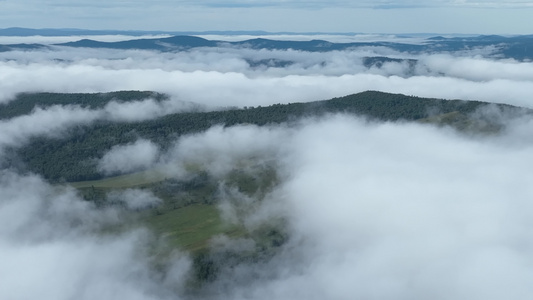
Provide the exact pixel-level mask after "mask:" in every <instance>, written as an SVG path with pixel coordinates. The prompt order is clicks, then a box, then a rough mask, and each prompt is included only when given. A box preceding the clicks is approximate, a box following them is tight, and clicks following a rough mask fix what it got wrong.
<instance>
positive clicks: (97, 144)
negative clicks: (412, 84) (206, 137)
mask: <svg viewBox="0 0 533 300" xmlns="http://www.w3.org/2000/svg"><path fill="white" fill-rule="evenodd" d="M122 93H126V94H127V95H128V97H130V98H132V99H133V98H138V99H141V98H142V97H143V96H146V95H147V94H146V93H147V92H122ZM75 95H77V96H75V97H74V96H72V95H70V96H67V98H68V97H73V98H72V99H71V100H72V102H71V104H80V102H79V101H85V102H87V101H88V102H90V101H91V100H90V98H91V97H92V98H94V99H95V101H101V102H100V104H99V105H96V106H95V105H90V107H98V106H101V105H103V103H104V102H105V101H104V100H102V94H75ZM116 95H117V94H116ZM135 95H138V97H134V96H135ZM21 97H22V98H23V99H24V98H25V97H26V98H27V97H29V96H28V95H27V94H25V95H22V96H21ZM78 97H79V99H80V100H79V101H78V100H77V99H78ZM65 99H66V98H65ZM105 99H107V101H109V100H110V99H111V98H109V97H107V98H105ZM102 101H104V102H102ZM85 102H84V103H85ZM11 103H12V104H11V105H14V107H13V109H12V110H11V111H13V112H20V111H22V109H17V108H16V104H17V103H19V101H18V100H14V101H12V102H11ZM20 103H21V105H25V106H28V103H27V102H24V101H21V102H20ZM34 104H35V105H36V104H39V103H34ZM486 104H487V103H483V102H477V101H461V100H440V99H427V98H419V97H414V96H405V95H401V94H388V93H382V92H375V91H368V92H363V93H359V94H354V95H349V96H345V97H340V98H333V99H330V100H324V101H316V102H308V103H290V104H275V105H271V106H266V107H247V108H242V109H231V110H222V111H211V112H184V113H176V114H171V115H167V116H164V117H161V118H158V119H155V120H149V121H143V122H135V123H131V122H130V123H117V122H98V123H96V124H92V125H87V126H79V127H76V128H73V129H71V130H70V131H69V132H68V134H67V135H66V136H65V137H64V138H63V139H48V138H44V137H39V138H34V139H32V140H31V141H30V142H29V143H28V144H26V145H25V146H24V147H22V148H17V149H11V153H12V154H13V156H12V162H13V163H14V162H18V165H19V167H20V165H22V166H23V167H24V168H26V169H27V170H30V171H33V172H36V173H40V174H42V175H43V176H44V177H46V178H47V179H49V180H52V181H61V180H66V181H81V180H93V179H100V178H102V174H99V173H98V171H97V169H96V163H95V158H100V157H102V156H103V155H104V154H105V153H106V152H107V151H108V150H110V149H111V147H112V146H114V145H118V144H126V143H131V142H134V141H135V140H137V139H138V138H144V139H149V140H151V141H152V142H155V143H157V144H158V145H160V146H161V147H162V148H166V147H168V146H169V145H170V143H171V141H173V140H175V138H177V137H179V136H181V135H184V134H190V133H197V132H202V131H205V130H207V129H208V128H210V127H211V126H214V125H217V124H223V125H225V126H232V125H237V124H255V125H259V126H262V125H266V124H280V123H290V122H293V121H294V120H298V119H299V118H302V117H311V116H320V115H324V114H327V113H339V112H343V113H349V114H357V115H364V116H367V117H368V118H370V119H375V120H381V121H396V120H406V121H413V120H420V119H423V118H427V117H428V116H429V114H449V113H454V114H455V116H457V115H459V116H462V117H460V118H459V119H461V121H462V122H463V123H464V121H465V119H467V117H466V116H468V115H469V114H471V113H472V112H474V111H475V110H476V109H478V108H479V107H480V106H482V105H486ZM40 105H42V104H40ZM498 106H500V107H507V108H508V109H518V108H513V107H511V106H507V105H498ZM27 110H28V108H27V107H26V108H24V111H27ZM6 117H7V116H6ZM456 119H457V118H456ZM20 162H22V164H20Z"/></svg>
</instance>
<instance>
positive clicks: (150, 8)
mask: <svg viewBox="0 0 533 300" xmlns="http://www.w3.org/2000/svg"><path fill="white" fill-rule="evenodd" d="M532 14H533V3H532V2H530V1H516V0H505V1H472V0H449V1H447V0H427V1H421V0H404V1H401V0H393V1H346V0H333V1H320V0H315V1H300V0H285V1H283V0H276V1H261V0H257V1H256V0H252V1H244V0H235V1H190V0H154V1H140V0H128V1H125V0H118V1H104V0H93V1H87V0H75V1H64V0H46V1H38V0H0V28H8V27H28V28H83V29H122V30H167V31H205V30H264V31H269V32H363V33H461V34H531V33H532V32H533V25H532V24H531V22H530V16H531V15H532Z"/></svg>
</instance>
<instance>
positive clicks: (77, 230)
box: [0, 48, 533, 300]
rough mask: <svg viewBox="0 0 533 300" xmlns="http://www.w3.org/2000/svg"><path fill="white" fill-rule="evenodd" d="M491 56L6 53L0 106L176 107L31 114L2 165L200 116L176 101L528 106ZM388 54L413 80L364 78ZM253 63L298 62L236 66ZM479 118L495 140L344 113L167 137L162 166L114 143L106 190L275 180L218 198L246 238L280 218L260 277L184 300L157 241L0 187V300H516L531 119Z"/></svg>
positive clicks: (253, 274) (23, 190)
mask: <svg viewBox="0 0 533 300" xmlns="http://www.w3.org/2000/svg"><path fill="white" fill-rule="evenodd" d="M487 53H489V54H490V49H475V50H473V52H470V53H463V54H462V56H461V57H454V56H452V55H448V54H439V55H434V54H425V55H412V54H405V53H395V52H390V51H389V50H387V49H381V48H378V49H376V48H368V49H359V50H353V51H344V52H330V53H301V52H295V51H264V50H261V51H255V50H246V49H226V50H224V51H222V50H220V49H199V50H195V51H190V52H180V53H166V54H161V53H154V52H146V51H122V52H118V51H109V50H79V52H78V51H76V52H74V51H73V50H71V49H63V48H57V49H54V50H51V51H29V52H9V53H0V58H1V61H0V69H1V70H2V72H1V73H0V74H1V75H0V77H1V78H0V90H1V91H2V95H1V101H2V102H7V101H13V96H14V95H15V94H16V93H17V92H22V91H55V92H89V91H90V92H96V91H111V90H121V89H135V90H155V91H159V92H166V93H169V94H170V99H168V100H165V101H163V102H157V101H155V100H153V99H145V100H142V101H137V102H132V103H121V102H119V101H115V102H111V103H110V104H108V105H107V106H105V107H104V108H102V109H96V110H89V109H85V108H81V107H78V106H52V107H50V108H47V109H43V108H37V109H35V110H34V111H33V112H31V113H30V114H28V115H24V116H20V117H15V118H12V119H8V120H2V121H1V122H0V147H2V148H4V147H7V146H20V145H22V144H23V143H24V142H26V141H27V140H28V139H29V138H31V137H35V136H47V137H51V138H61V137H62V134H63V133H64V132H66V131H68V130H69V129H71V128H73V127H74V126H77V125H83V124H91V123H92V122H95V121H98V120H106V121H120V122H131V121H134V120H147V119H152V118H157V117H160V116H162V115H164V114H167V113H172V112H175V111H180V110H182V109H191V107H192V108H194V107H195V106H193V105H189V104H184V103H185V102H187V103H189V102H194V103H197V104H200V105H205V106H207V107H210V108H211V109H215V108H217V107H223V106H231V105H238V106H257V105H268V104H273V103H286V102H295V101H309V100H320V99H326V98H330V97H334V96H341V95H344V94H349V93H354V92H358V91H363V90H368V89H374V90H383V91H389V92H402V93H407V94H413V95H418V96H430V97H439V98H463V99H477V100H485V101H490V102H503V103H510V104H519V105H523V106H527V107H531V106H532V104H531V103H530V96H529V95H530V93H531V90H532V88H533V86H532V85H533V66H532V64H531V63H528V62H516V61H512V60H502V59H500V60H496V59H493V58H490V55H489V54H487ZM383 55H389V56H391V57H393V58H398V59H416V60H417V61H418V63H417V65H416V66H415V67H412V66H411V65H409V63H408V62H406V61H391V62H386V63H384V64H383V65H381V66H372V67H368V66H365V65H364V63H363V58H364V57H366V56H383ZM265 59H266V60H268V59H271V60H278V61H291V62H292V63H291V64H288V65H286V66H285V67H279V66H272V65H268V64H266V65H258V66H251V64H250V61H261V60H265ZM184 101H185V102H184ZM480 113H491V115H490V117H491V118H495V117H497V118H499V119H500V120H501V122H503V123H505V124H506V125H507V127H506V129H505V130H503V131H502V132H500V133H499V134H494V135H485V136H471V135H466V134H461V133H458V132H456V131H454V130H452V129H450V128H446V127H444V128H437V127H433V126H430V125H421V124H410V123H374V122H369V121H367V120H365V119H362V118H358V117H354V116H347V115H342V114H341V115H332V116H326V117H322V118H317V119H306V120H301V121H300V122H296V124H294V125H291V126H285V125H283V126H265V127H256V126H249V125H242V126H235V127H231V128H224V127H222V126H215V127H213V128H211V129H209V130H208V131H206V132H204V133H198V134H195V135H189V136H183V137H180V138H179V139H178V140H176V141H175V143H174V146H173V147H170V149H169V150H168V151H167V150H165V151H164V152H163V151H162V150H160V149H159V148H158V147H157V146H155V145H154V144H153V143H152V142H151V141H148V140H138V141H136V142H135V143H132V144H126V145H115V147H113V148H112V149H111V150H110V151H109V152H108V153H106V154H105V155H103V157H101V158H100V159H101V160H100V162H101V164H100V170H101V171H102V172H105V173H108V174H111V173H115V172H130V171H134V170H137V169H144V168H150V167H159V168H162V169H163V170H164V171H167V173H168V174H166V175H168V176H175V177H177V178H181V177H180V176H183V177H185V176H186V174H187V170H186V166H187V164H189V165H191V164H192V165H195V166H197V167H199V168H201V169H204V170H205V171H206V172H207V173H208V174H209V175H212V176H213V177H214V178H219V179H220V178H223V177H224V175H225V174H227V173H228V172H230V171H232V170H233V169H234V168H235V166H238V167H239V168H241V169H242V170H244V172H245V173H246V172H247V174H253V172H255V171H257V170H261V167H263V166H266V165H268V166H274V167H275V168H276V170H277V172H278V173H279V174H278V176H279V179H280V182H279V184H278V185H277V186H275V188H273V189H272V190H268V191H267V192H265V194H264V195H261V199H262V200H259V199H256V198H255V197H256V196H255V195H245V194H244V193H242V192H240V191H238V190H235V189H231V187H224V182H220V186H221V189H220V191H221V192H220V193H219V194H220V195H219V198H220V199H219V200H220V209H221V212H222V217H225V218H227V219H228V220H229V221H231V222H240V223H242V224H244V226H245V228H246V229H247V230H252V229H253V228H256V227H257V226H259V225H260V224H263V223H264V222H273V221H272V220H276V221H278V220H283V222H284V223H283V225H284V226H286V231H287V240H286V242H285V243H284V244H282V245H281V246H280V247H279V249H278V251H276V252H274V253H273V254H272V255H271V256H269V257H267V258H266V259H263V260H260V261H259V262H255V263H250V262H249V261H242V262H238V263H236V264H235V265H233V266H232V267H231V268H222V269H221V270H220V272H221V273H220V276H219V277H218V278H216V279H214V280H213V281H211V282H208V283H206V284H205V286H204V287H203V288H202V292H201V293H191V292H190V290H188V289H187V288H186V284H187V282H188V280H189V278H190V276H191V261H190V259H189V257H188V254H186V253H179V252H178V253H174V254H170V255H168V262H167V263H168V265H167V266H166V267H165V268H160V266H159V267H158V263H159V262H158V261H157V259H155V260H154V257H153V249H154V248H153V247H154V245H159V243H163V242H162V241H160V240H158V238H157V237H154V236H153V235H152V234H151V233H150V231H148V230H146V229H142V228H141V229H138V228H137V229H130V228H129V227H127V226H125V227H126V228H122V229H121V230H118V229H117V230H116V231H113V230H111V232H109V230H108V228H109V227H108V226H117V227H118V228H120V226H121V225H123V224H125V223H124V222H125V220H124V218H123V214H122V213H123V211H121V210H120V209H118V208H116V207H104V208H97V207H95V206H94V205H93V204H92V203H91V202H87V201H84V200H82V199H81V197H80V196H79V195H78V194H77V192H76V191H75V190H73V189H70V188H66V187H61V186H53V185H50V184H49V183H47V182H45V181H44V180H43V179H41V178H39V177H38V176H37V175H33V174H18V173H16V172H14V171H12V170H1V171H0V257H2V258H3V259H2V260H0V282H2V283H3V284H1V285H0V298H2V299H4V298H6V299H34V298H42V299H59V300H61V299H72V298H76V299H95V298H98V299H117V298H124V299H176V298H177V299H180V298H184V299H198V298H200V299H273V298H275V299H353V298H365V299H366V298H376V299H426V298H428V299H473V298H474V299H478V298H480V299H502V298H512V299H529V298H531V296H532V295H533V288H532V287H533V284H532V283H533V282H531V281H532V279H531V278H533V276H532V275H533V274H532V273H533V267H532V264H531V254H532V251H533V244H532V243H531V238H530V235H531V234H530V228H531V225H532V221H531V220H532V219H533V218H532V217H531V211H533V210H532V209H533V207H531V206H532V204H531V201H530V200H531V198H532V196H533V188H532V187H531V184H530V183H531V181H532V180H533V178H532V175H531V172H530V170H531V169H532V168H533V165H532V164H533V157H531V156H532V155H533V151H531V150H532V147H533V143H532V142H533V141H532V140H531V138H530V132H531V129H532V128H533V127H532V126H533V124H532V122H531V121H530V120H529V119H528V118H527V116H525V117H524V116H523V117H520V118H510V117H509V116H506V115H503V114H501V115H500V114H498V113H499V112H497V111H496V112H494V111H489V110H487V111H485V112H480ZM3 158H4V153H3V152H2V151H0V160H1V159H3ZM95 159H96V158H95ZM258 166H259V167H258ZM163 167H165V168H163ZM254 168H255V169H254ZM108 196H109V198H110V199H111V200H112V201H115V202H120V203H123V204H124V205H125V206H127V207H128V208H130V209H133V210H135V209H142V208H145V207H147V206H151V205H154V204H157V203H160V201H161V200H160V199H158V198H157V197H155V196H154V194H153V193H151V192H148V191H146V190H139V189H130V190H125V191H121V192H119V191H115V192H112V193H110V194H108ZM257 197H258V196H257ZM239 205H240V206H239ZM106 226H107V227H106ZM112 228H113V227H112ZM213 245H214V247H215V248H217V249H241V250H242V249H244V250H246V249H253V247H254V246H255V245H254V241H252V240H250V239H246V238H242V239H238V240H231V239H230V238H229V237H224V236H219V237H217V238H216V239H214V240H213ZM151 250H152V252H151ZM51 274H53V276H51ZM28 286H31V287H32V288H31V289H29V288H28Z"/></svg>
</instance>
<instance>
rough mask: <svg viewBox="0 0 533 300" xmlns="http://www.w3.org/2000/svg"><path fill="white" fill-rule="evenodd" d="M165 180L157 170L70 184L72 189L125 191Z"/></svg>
mask: <svg viewBox="0 0 533 300" xmlns="http://www.w3.org/2000/svg"><path fill="white" fill-rule="evenodd" d="M164 179H165V175H164V174H163V173H162V172H160V171H157V170H147V171H143V172H137V173H132V174H126V175H120V176H115V177H109V178H105V179H101V180H90V181H78V182H71V183H69V185H71V186H72V187H74V188H77V189H80V188H91V187H95V188H111V189H125V188H132V187H138V186H142V185H146V184H150V183H154V182H159V181H162V180H164Z"/></svg>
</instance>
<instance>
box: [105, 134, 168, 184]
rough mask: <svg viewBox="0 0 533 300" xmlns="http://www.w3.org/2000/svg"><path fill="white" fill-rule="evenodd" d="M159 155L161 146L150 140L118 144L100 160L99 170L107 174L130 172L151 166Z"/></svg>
mask: <svg viewBox="0 0 533 300" xmlns="http://www.w3.org/2000/svg"><path fill="white" fill-rule="evenodd" d="M158 155H159V147H158V146H157V145H156V144H154V143H152V142H151V141H149V140H143V139H139V140H137V141H136V142H135V143H132V144H127V145H116V146H113V148H111V150H109V151H108V152H107V153H106V154H104V156H103V157H102V158H101V159H100V160H99V161H98V170H99V171H100V172H103V173H104V174H106V175H109V174H116V173H128V172H133V171H139V170H142V169H146V168H148V167H150V166H151V165H152V164H153V163H154V162H155V161H156V160H157V157H158Z"/></svg>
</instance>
